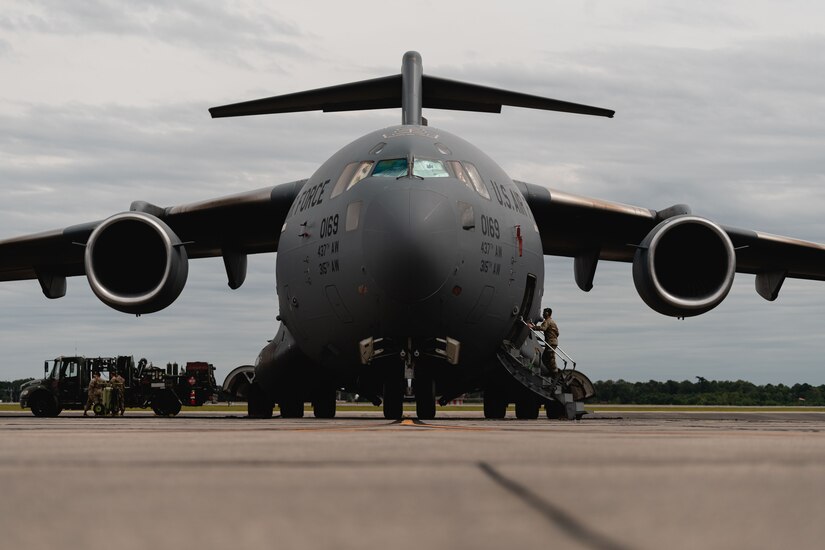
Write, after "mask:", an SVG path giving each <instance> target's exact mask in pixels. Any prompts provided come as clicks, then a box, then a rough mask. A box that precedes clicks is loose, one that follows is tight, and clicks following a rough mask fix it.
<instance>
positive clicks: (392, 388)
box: [383, 368, 407, 420]
mask: <svg viewBox="0 0 825 550" xmlns="http://www.w3.org/2000/svg"><path fill="white" fill-rule="evenodd" d="M406 386H407V384H406V379H405V378H404V373H403V371H402V370H401V369H400V368H388V369H387V372H386V373H385V376H384V400H383V407H384V418H386V419H387V420H401V417H402V416H404V393H405V391H404V390H405V389H406Z"/></svg>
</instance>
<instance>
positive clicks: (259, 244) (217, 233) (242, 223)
mask: <svg viewBox="0 0 825 550" xmlns="http://www.w3.org/2000/svg"><path fill="white" fill-rule="evenodd" d="M305 182H306V180H300V181H295V182H291V183H285V184H281V185H276V186H274V187H267V188H264V189H258V190H256V191H249V192H245V193H240V194H236V195H230V196H226V197H221V198H217V199H212V200H207V201H203V202H196V203H189V204H181V205H177V206H171V207H166V208H163V207H159V206H155V205H152V204H149V203H146V202H143V201H136V202H133V203H132V205H131V207H130V210H129V211H130V212H134V213H144V214H147V215H148V216H151V217H154V218H157V219H158V220H161V221H162V222H163V223H164V224H166V226H168V228H169V229H171V231H172V232H174V234H175V235H176V236H177V237H178V240H179V244H180V245H182V246H184V247H185V249H186V254H187V255H188V257H189V258H206V257H215V256H224V257H226V256H227V254H228V253H231V254H234V255H245V254H256V253H261V252H275V251H277V249H278V240H279V238H280V235H281V226H282V225H283V223H284V220H285V219H286V215H287V212H288V210H289V208H290V206H291V205H292V203H293V201H294V199H295V197H296V196H297V194H298V193H299V192H300V190H301V188H302V187H303V185H304V183H305ZM106 221H107V220H99V221H95V222H89V223H84V224H81V225H75V226H71V227H67V228H65V229H58V230H52V231H47V232H44V233H38V234H34V235H27V236H22V237H16V238H12V239H7V240H3V241H0V281H13V280H21V279H39V280H40V283H41V285H42V286H43V290H44V293H46V294H47V296H49V293H48V292H47V287H49V286H51V284H52V282H53V281H54V280H55V279H60V278H65V277H67V276H75V275H84V274H86V270H85V267H84V256H85V250H86V244H87V242H88V240H89V238H90V236H91V235H92V233H93V232H94V231H95V229H96V228H98V226H100V225H101V224H104V223H106ZM132 244H134V243H132V242H124V243H123V245H122V246H123V247H124V248H126V247H128V246H130V245H132ZM64 286H65V283H64ZM64 292H65V288H64ZM56 294H59V293H56ZM61 295H62V294H61ZM49 297H59V296H58V295H55V296H49Z"/></svg>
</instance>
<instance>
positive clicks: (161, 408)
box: [152, 390, 181, 416]
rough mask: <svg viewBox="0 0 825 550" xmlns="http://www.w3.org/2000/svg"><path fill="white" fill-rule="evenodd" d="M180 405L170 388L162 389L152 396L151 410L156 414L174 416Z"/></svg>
mask: <svg viewBox="0 0 825 550" xmlns="http://www.w3.org/2000/svg"><path fill="white" fill-rule="evenodd" d="M180 407H181V404H180V399H178V397H177V396H176V395H175V394H174V393H173V392H172V391H171V390H162V391H159V392H158V393H156V394H155V395H154V396H152V410H153V411H155V414H156V415H158V416H175V415H176V414H178V413H179V412H180Z"/></svg>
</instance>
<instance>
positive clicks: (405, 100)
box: [401, 52, 424, 126]
mask: <svg viewBox="0 0 825 550" xmlns="http://www.w3.org/2000/svg"><path fill="white" fill-rule="evenodd" d="M423 75H424V66H423V64H422V63H421V54H419V53H418V52H407V53H405V54H404V58H403V60H402V61H401V124H415V125H417V126H421V124H422V120H421V104H422V99H423V94H422V90H421V82H422V76H423Z"/></svg>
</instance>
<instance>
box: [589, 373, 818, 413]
mask: <svg viewBox="0 0 825 550" xmlns="http://www.w3.org/2000/svg"><path fill="white" fill-rule="evenodd" d="M696 378H697V381H696V382H691V381H690V380H683V381H681V382H677V381H675V380H668V381H667V382H657V381H655V380H650V381H648V382H627V381H625V380H621V379H620V380H600V381H598V382H595V383H594V384H593V385H594V386H595V390H596V395H594V396H593V397H592V398H590V399H589V400H588V402H590V403H594V404H597V403H610V404H622V405H737V406H760V405H762V406H779V405H785V406H787V405H796V406H798V405H810V406H815V405H819V406H823V405H825V384H823V385H821V386H812V385H811V384H794V385H792V386H786V385H785V384H765V385H759V386H758V385H756V384H754V383H752V382H746V381H744V380H736V381H735V382H733V381H722V380H707V379H705V378H702V377H701V376H697V377H696Z"/></svg>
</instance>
